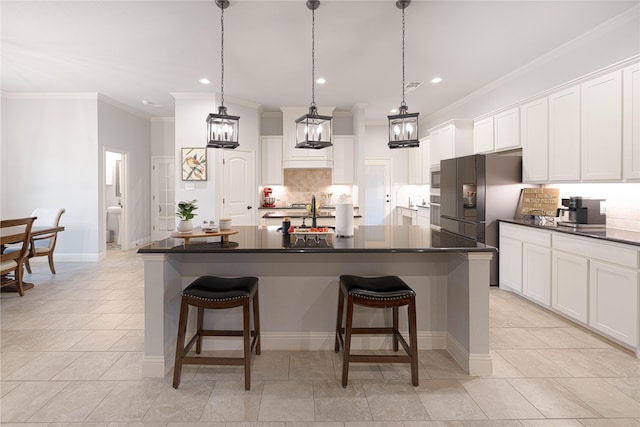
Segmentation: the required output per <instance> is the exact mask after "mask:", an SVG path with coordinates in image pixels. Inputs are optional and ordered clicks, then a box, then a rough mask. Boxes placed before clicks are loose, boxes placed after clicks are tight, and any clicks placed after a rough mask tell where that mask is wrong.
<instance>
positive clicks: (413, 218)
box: [396, 206, 418, 225]
mask: <svg viewBox="0 0 640 427" xmlns="http://www.w3.org/2000/svg"><path fill="white" fill-rule="evenodd" d="M396 215H397V218H396V220H397V223H398V225H413V224H417V222H418V211H417V210H416V209H409V208H404V207H402V206H398V207H396Z"/></svg>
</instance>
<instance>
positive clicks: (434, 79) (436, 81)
mask: <svg viewBox="0 0 640 427" xmlns="http://www.w3.org/2000/svg"><path fill="white" fill-rule="evenodd" d="M441 81H442V77H434V78H432V79H431V83H440V82H441Z"/></svg>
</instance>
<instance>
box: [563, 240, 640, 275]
mask: <svg viewBox="0 0 640 427" xmlns="http://www.w3.org/2000/svg"><path fill="white" fill-rule="evenodd" d="M553 248H554V249H556V250H559V251H565V252H571V253H575V254H580V255H581V256H583V257H585V258H590V259H597V260H600V261H605V262H610V263H612V264H618V265H622V266H625V267H630V268H638V267H639V265H638V264H639V263H640V261H639V260H638V258H639V252H640V251H638V250H637V249H634V248H632V247H623V246H621V245H616V244H615V243H609V242H596V241H594V239H589V238H586V237H584V238H582V237H570V236H564V235H562V234H560V233H556V234H555V235H554V236H553Z"/></svg>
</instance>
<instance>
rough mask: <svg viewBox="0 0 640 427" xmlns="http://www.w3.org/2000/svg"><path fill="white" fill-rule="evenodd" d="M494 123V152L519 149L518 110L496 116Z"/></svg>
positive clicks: (514, 109)
mask: <svg viewBox="0 0 640 427" xmlns="http://www.w3.org/2000/svg"><path fill="white" fill-rule="evenodd" d="M494 123H495V149H496V151H503V150H511V149H514V148H518V147H520V109H519V108H518V107H516V108H512V109H511V110H507V111H503V112H502V113H500V114H496V116H495V118H494Z"/></svg>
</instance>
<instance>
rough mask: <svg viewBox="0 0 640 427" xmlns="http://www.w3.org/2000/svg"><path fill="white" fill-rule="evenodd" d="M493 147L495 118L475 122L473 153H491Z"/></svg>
mask: <svg viewBox="0 0 640 427" xmlns="http://www.w3.org/2000/svg"><path fill="white" fill-rule="evenodd" d="M493 149H494V145H493V116H491V117H487V118H484V119H481V120H476V121H474V122H473V151H474V152H475V153H478V154H480V153H490V152H492V151H493Z"/></svg>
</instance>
